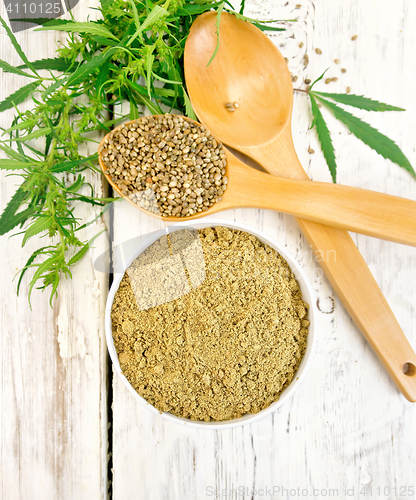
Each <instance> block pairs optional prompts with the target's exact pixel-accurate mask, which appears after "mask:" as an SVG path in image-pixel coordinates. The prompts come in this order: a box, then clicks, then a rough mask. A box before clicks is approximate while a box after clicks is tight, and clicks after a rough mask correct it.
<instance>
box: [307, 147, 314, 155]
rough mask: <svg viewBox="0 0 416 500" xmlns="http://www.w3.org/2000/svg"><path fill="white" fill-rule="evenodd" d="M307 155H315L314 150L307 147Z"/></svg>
mask: <svg viewBox="0 0 416 500" xmlns="http://www.w3.org/2000/svg"><path fill="white" fill-rule="evenodd" d="M308 153H310V154H311V155H313V154H314V153H315V150H314V149H312V148H311V147H309V149H308Z"/></svg>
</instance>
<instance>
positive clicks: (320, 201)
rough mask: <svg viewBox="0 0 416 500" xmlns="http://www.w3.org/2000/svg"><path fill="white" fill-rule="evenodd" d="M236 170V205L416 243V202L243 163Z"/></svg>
mask: <svg viewBox="0 0 416 500" xmlns="http://www.w3.org/2000/svg"><path fill="white" fill-rule="evenodd" d="M233 170H235V169H234V166H233ZM236 174H237V172H236V173H235V174H234V173H233V174H232V178H230V187H231V186H232V189H233V197H232V201H233V202H234V203H235V206H239V207H247V208H248V207H256V208H266V209H271V210H277V211H279V212H285V213H288V214H291V215H295V216H296V217H302V218H305V219H308V220H312V221H314V222H318V223H321V224H326V225H329V226H333V227H337V228H339V229H346V230H348V231H354V232H357V233H362V234H366V235H368V236H374V237H376V238H382V239H386V240H390V241H394V242H397V243H403V244H405V245H411V246H416V202H415V201H411V200H407V199H404V198H399V197H397V196H389V195H387V194H383V193H377V192H374V191H369V190H365V189H359V188H353V187H349V186H341V185H337V184H335V185H334V184H329V183H325V182H309V181H305V180H298V179H288V178H279V177H273V176H271V175H269V174H265V173H263V172H258V171H254V170H253V169H251V168H249V167H246V166H243V165H242V166H241V168H239V169H238V175H236Z"/></svg>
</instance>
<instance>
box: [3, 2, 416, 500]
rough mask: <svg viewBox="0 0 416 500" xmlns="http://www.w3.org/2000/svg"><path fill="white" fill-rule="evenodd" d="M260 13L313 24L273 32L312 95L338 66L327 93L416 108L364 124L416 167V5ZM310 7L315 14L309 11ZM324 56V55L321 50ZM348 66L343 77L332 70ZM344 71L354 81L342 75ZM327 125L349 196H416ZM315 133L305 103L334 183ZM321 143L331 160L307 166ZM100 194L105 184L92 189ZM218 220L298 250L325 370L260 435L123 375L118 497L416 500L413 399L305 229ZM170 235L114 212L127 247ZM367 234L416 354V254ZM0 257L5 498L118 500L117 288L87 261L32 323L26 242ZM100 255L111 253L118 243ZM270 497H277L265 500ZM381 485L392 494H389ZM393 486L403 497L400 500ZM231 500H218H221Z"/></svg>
mask: <svg viewBox="0 0 416 500" xmlns="http://www.w3.org/2000/svg"><path fill="white" fill-rule="evenodd" d="M246 4H247V10H246V12H247V15H252V16H253V17H260V18H263V19H270V18H280V19H284V18H293V17H299V21H298V22H297V23H294V24H293V25H291V27H290V28H289V29H288V31H286V32H283V33H273V34H271V35H270V37H271V39H272V40H273V42H274V43H276V44H277V46H278V47H279V49H280V50H281V51H282V53H283V55H284V56H285V57H288V59H289V69H290V71H291V72H292V73H293V75H294V76H297V77H298V82H297V84H299V85H300V83H301V82H302V81H303V79H304V78H311V79H313V78H315V77H317V76H319V74H320V73H321V72H322V71H323V70H325V69H326V68H327V67H328V66H331V69H330V75H329V76H337V77H338V78H339V80H338V82H333V83H331V84H330V85H325V84H322V85H321V87H320V88H321V89H322V90H325V91H326V90H327V91H334V92H337V91H339V92H343V91H345V88H346V87H347V86H351V87H352V91H353V92H356V93H357V94H365V95H367V96H371V97H373V98H377V99H379V100H383V101H385V102H388V103H391V104H395V105H398V106H402V107H405V108H406V109H407V110H408V111H407V112H406V113H390V114H375V113H374V114H368V113H365V112H360V111H357V114H358V115H360V116H363V117H364V116H365V118H366V119H367V121H369V122H370V123H371V124H372V125H374V126H376V127H377V128H380V129H381V131H382V132H384V133H386V134H387V135H389V136H391V137H392V138H395V139H396V140H397V142H398V144H399V145H400V146H401V147H402V148H403V150H404V152H405V154H406V155H407V156H408V157H409V159H410V161H411V163H412V164H413V165H416V151H415V147H414V138H415V132H414V131H415V130H416V95H415V94H414V93H413V92H412V91H410V90H409V89H411V88H412V85H413V82H414V80H415V77H416V71H415V63H414V47H415V46H416V4H415V3H414V2H413V0H398V1H397V2H395V3H394V5H393V4H392V3H391V2H388V0H378V1H376V0H368V1H367V2H358V1H357V0H355V1H354V2H345V1H342V0H332V1H331V0H321V1H320V2H313V1H312V0H294V1H293V0H290V1H289V2H288V3H287V4H286V5H284V4H285V2H281V3H280V2H279V4H277V2H275V1H273V0H247V2H246ZM297 4H300V5H301V7H300V8H296V5H297ZM88 5H92V2H90V1H86V0H85V1H84V0H83V2H80V4H79V5H78V7H77V9H76V11H75V15H76V17H77V19H83V18H85V17H86V12H87V8H88ZM0 13H1V14H2V15H3V11H1V12H0ZM89 13H90V14H91V15H93V14H94V12H93V11H89ZM354 34H358V38H357V40H356V41H355V42H353V41H351V36H352V35H354ZM34 36H35V34H34V33H32V32H24V33H21V34H18V39H19V40H20V41H21V42H22V45H23V46H24V48H25V49H26V50H27V52H28V53H29V55H30V56H31V58H33V59H34V58H39V57H47V56H48V55H52V53H53V40H54V38H55V39H56V37H57V35H56V34H55V33H53V32H50V33H42V35H41V37H39V38H36V42H37V43H34V42H33V40H34V39H33V38H32V37H34ZM300 42H303V44H304V45H303V47H299V43H300ZM317 47H319V48H321V49H322V55H317V54H316V53H315V52H314V51H315V48H317ZM0 52H1V54H0V58H3V59H6V60H8V61H10V62H12V63H15V62H17V59H16V56H15V55H14V53H13V52H12V50H11V49H10V46H9V45H8V43H7V42H6V40H5V37H4V33H3V32H2V33H1V38H0ZM305 54H307V55H308V56H309V64H308V66H307V67H305V59H304V56H305ZM335 58H339V59H340V60H341V64H340V65H335V64H334V62H333V61H334V59H335ZM341 67H345V68H346V69H347V72H346V73H345V74H341V72H340V68H341ZM1 78H2V84H3V85H2V86H1V88H0V96H1V98H4V97H5V96H6V95H8V94H9V93H10V92H12V91H13V90H14V89H15V88H17V87H18V85H19V84H20V80H19V82H18V81H17V79H15V78H14V77H12V76H10V75H8V76H7V78H5V77H4V75H1ZM16 78H17V77H16ZM3 116H4V115H3ZM325 116H326V117H328V121H329V123H330V130H331V131H332V133H333V140H334V145H335V148H336V152H337V158H338V164H339V171H338V179H339V182H340V183H341V184H345V185H351V186H359V187H363V188H366V189H373V190H376V191H379V192H383V193H388V194H392V195H397V196H404V197H407V198H409V199H413V200H416V183H415V181H414V180H412V179H411V178H410V177H409V175H408V174H407V173H406V172H404V171H402V170H401V169H400V168H399V167H398V166H396V165H393V164H391V163H389V162H388V161H385V160H383V159H382V158H381V157H380V156H378V155H377V154H376V153H374V152H373V151H371V150H369V149H368V148H367V147H366V146H364V145H362V144H361V143H359V142H358V141H357V140H356V139H354V138H353V137H351V136H350V135H349V134H348V132H347V131H346V130H345V129H344V128H343V126H342V125H340V124H339V123H338V122H336V121H335V120H333V119H332V118H331V117H330V116H329V115H328V114H326V115H325ZM2 119H4V118H2ZM310 120H311V117H310V111H309V107H308V103H307V99H306V97H305V96H304V95H303V94H295V99H294V114H293V127H292V132H293V137H294V142H295V147H296V151H297V153H298V155H299V157H300V161H301V163H302V165H303V166H305V168H306V170H307V173H308V175H309V176H310V177H311V178H312V179H314V180H321V181H330V175H329V172H328V169H327V167H326V165H325V162H324V159H323V157H322V155H321V153H319V145H318V139H317V137H316V134H315V132H314V131H309V130H308V127H309V125H310ZM2 124H3V123H2ZM309 147H311V148H312V149H314V150H315V152H316V153H315V154H309V153H308V148H309ZM2 181H3V182H2V188H1V192H0V193H1V201H0V207H3V206H4V204H5V202H6V201H7V200H8V199H9V197H10V193H11V189H12V188H13V185H14V181H13V178H7V179H6V178H5V177H4V176H3V177H2ZM94 182H99V181H97V179H96V178H94ZM96 187H97V188H99V185H98V184H96ZM89 215H90V214H87V213H86V214H85V217H88V216H89ZM219 217H221V218H225V219H229V220H238V221H242V222H245V223H247V224H250V225H252V226H253V227H256V228H259V229H262V230H263V231H265V232H266V233H267V234H268V235H270V236H271V237H274V238H276V239H277V240H278V241H279V242H280V243H283V244H285V245H286V246H287V248H288V250H289V251H291V253H292V254H293V255H294V256H295V257H296V259H297V260H298V262H299V263H300V264H301V265H302V266H303V268H304V269H305V271H306V273H307V274H308V276H309V278H310V280H311V282H312V285H313V287H314V290H315V292H316V297H317V300H318V307H319V309H320V311H321V313H320V318H319V323H320V324H319V343H318V349H317V352H316V357H315V360H314V362H313V364H312V366H311V370H310V372H309V374H308V377H307V379H306V380H305V381H304V383H303V385H302V386H301V387H300V388H299V391H298V392H297V393H296V394H295V396H294V397H293V398H292V399H291V400H290V401H289V402H287V403H286V404H285V405H284V406H283V407H282V408H281V409H280V410H279V411H277V412H275V413H274V414H272V415H270V416H269V417H265V418H263V419H261V420H260V421H258V422H255V423H254V424H252V425H249V426H244V427H241V428H237V429H231V430H224V431H205V432H202V431H199V430H195V429H187V428H185V427H181V426H179V425H176V424H172V423H168V422H165V421H164V420H163V418H162V417H159V416H157V415H156V416H154V415H153V414H152V413H151V412H149V411H147V409H146V408H142V407H141V406H139V404H138V403H137V402H136V401H135V400H134V398H133V397H132V395H131V394H130V393H128V391H127V390H126V389H125V387H124V386H123V384H122V383H121V380H119V378H118V377H117V376H116V375H114V378H113V384H112V390H113V406H112V408H113V422H112V432H113V434H112V452H113V464H112V467H113V477H112V479H113V483H112V493H113V498H115V499H116V500H130V499H134V500H142V499H143V500H144V499H146V500H147V499H148V498H152V499H155V500H164V499H169V500H194V499H198V500H200V499H204V498H233V499H240V498H243V499H255V500H258V499H261V498H276V499H280V498H284V499H286V498H302V497H305V498H312V497H313V490H312V488H315V489H317V490H319V492H320V493H322V491H323V490H327V493H328V489H329V488H332V489H334V490H336V493H337V494H336V495H335V494H333V495H332V497H335V498H342V499H344V498H347V496H346V494H345V491H344V488H349V489H350V491H351V489H352V488H354V492H353V494H352V495H350V497H352V498H360V495H359V491H366V492H367V497H366V498H371V496H369V493H370V491H371V488H373V490H372V493H373V495H372V498H389V499H398V500H399V499H404V498H409V497H410V498H411V496H410V495H409V494H407V495H406V496H405V495H404V494H403V493H402V494H401V493H400V491H401V490H400V488H401V487H407V486H416V484H415V482H416V481H415V477H416V450H415V446H414V444H415V442H416V429H415V425H414V422H415V417H416V413H415V412H416V408H415V406H414V405H412V404H411V403H409V402H407V401H406V400H405V399H404V398H403V397H402V396H401V395H400V394H399V393H398V391H397V389H396V387H395V386H394V384H393V383H392V382H391V381H390V379H389V378H388V376H387V375H386V373H385V372H384V369H383V368H382V366H381V365H380V364H379V361H378V360H377V358H376V356H375V355H374V354H373V352H372V350H371V349H370V348H369V346H368V344H367V343H366V342H365V340H364V339H363V337H362V335H361V334H360V332H359V331H358V329H357V328H356V327H355V326H354V323H353V322H352V320H351V318H350V317H349V316H348V314H347V313H346V311H345V310H344V309H343V307H342V306H341V304H340V302H339V300H338V298H337V297H336V295H335V294H334V291H333V290H332V288H331V287H330V285H329V283H328V282H327V280H326V279H325V278H324V276H323V273H322V270H321V269H320V268H319V263H317V262H316V260H315V259H314V257H313V254H312V252H311V250H310V248H309V246H308V244H307V243H306V241H305V239H304V238H303V236H302V235H301V233H300V231H299V228H298V226H297V224H296V223H295V221H294V219H293V218H292V217H290V216H284V215H281V214H278V213H275V212H271V211H261V210H247V209H245V210H235V211H228V212H223V213H221V214H220V216H219ZM161 227H163V224H162V222H161V221H157V220H155V219H152V218H150V217H148V216H146V215H144V214H142V213H140V212H139V211H137V210H135V209H134V208H133V207H131V206H128V205H127V203H123V204H120V205H119V204H116V206H115V211H114V244H118V243H120V242H122V241H124V240H127V239H130V238H132V237H133V236H136V235H139V234H146V233H148V232H151V231H154V230H157V229H160V228H161ZM353 238H354V240H355V241H356V243H357V245H358V248H359V249H360V251H361V252H362V254H363V256H364V257H365V259H366V261H367V263H368V265H369V266H370V269H371V271H372V272H373V274H374V276H375V278H376V280H377V282H378V284H379V286H380V287H381V289H382V291H383V293H384V295H385V296H386V298H387V300H388V302H389V304H390V306H391V308H392V309H393V312H394V313H395V315H396V317H397V318H398V320H399V322H400V324H401V325H402V327H403V330H404V331H405V333H406V335H407V337H408V339H409V342H410V343H411V345H412V346H413V348H415V347H416V330H415V324H416V310H415V303H416V286H415V284H414V281H415V280H414V277H415V276H416V251H415V249H414V248H409V247H404V246H401V245H397V244H394V243H389V242H385V241H379V240H375V239H373V238H367V237H364V236H357V235H353ZM0 245H1V247H0V248H1V255H2V263H3V265H2V273H1V278H0V279H1V292H0V293H1V300H2V314H1V320H0V321H1V337H0V343H1V345H0V349H1V353H2V355H1V383H2V386H1V392H0V405H1V406H0V407H1V410H2V418H1V419H0V439H1V452H0V473H1V489H0V492H1V498H2V499H5V500H6V499H7V500H9V499H11V500H15V499H25V500H26V499H32V498H33V499H38V498H42V499H46V500H49V499H52V500H55V499H56V498H59V499H62V500H66V499H71V500H72V499H75V498H81V499H83V498H86V499H87V498H88V499H90V498H91V499H96V498H104V497H105V492H106V481H107V474H106V462H107V445H106V436H107V434H106V430H107V420H106V385H105V380H106V368H105V366H106V352H105V345H104V341H103V326H102V319H103V304H104V301H105V297H106V293H107V289H106V284H107V276H106V275H104V274H101V273H98V272H97V271H94V269H93V267H92V265H91V262H90V260H88V259H86V260H85V261H84V262H83V263H82V265H81V266H80V267H79V268H78V270H77V271H76V275H75V276H74V280H73V282H68V283H65V284H64V285H63V286H62V287H61V289H60V293H61V296H60V297H61V298H60V300H59V302H58V304H57V306H56V307H55V310H54V311H53V312H52V311H50V310H49V306H48V305H47V297H46V296H41V295H36V296H34V312H33V313H29V311H28V308H27V302H26V297H24V296H23V295H22V297H20V298H19V299H16V298H15V288H14V285H13V284H12V283H11V279H12V277H13V275H14V273H15V270H16V269H17V268H19V267H21V266H22V265H23V264H24V262H25V261H26V253H24V252H22V250H21V249H20V243H19V241H18V239H11V240H7V238H5V237H3V238H2V239H1V240H0ZM32 245H34V243H32ZM97 246H99V248H97V251H100V250H102V249H104V248H105V243H104V242H102V243H101V244H100V245H98V244H97ZM28 250H30V248H29V249H28ZM87 299H88V300H87ZM273 486H275V487H279V488H280V491H276V490H275V492H274V494H273V490H272V494H271V495H270V494H268V495H266V493H267V491H270V488H273ZM378 487H380V488H381V489H382V490H381V491H382V494H381V495H378V496H377V488H378ZM384 487H387V488H390V491H388V490H386V492H387V494H383V493H384V491H383V488H384ZM394 487H396V488H397V489H396V490H393V488H394ZM216 488H217V489H218V490H219V494H218V495H214V490H215V489H216ZM238 488H248V490H246V489H244V491H243V490H237V489H238ZM265 488H269V490H266V491H264V489H265ZM282 488H285V489H286V490H290V489H291V488H292V489H295V488H300V489H301V490H302V489H307V490H308V492H307V493H308V494H307V496H304V495H303V493H302V495H299V496H293V495H292V494H290V493H289V492H288V491H286V492H284V491H282ZM233 489H234V490H237V491H235V492H234V493H232V492H231V494H229V495H228V497H226V496H225V494H224V493H225V491H224V490H227V491H228V492H229V490H233ZM253 489H256V490H257V491H256V492H252V490H253ZM260 489H263V491H262V493H263V494H261V493H260ZM327 496H329V495H327ZM315 497H317V498H319V497H323V494H321V495H320V496H318V495H315ZM361 497H362V498H364V496H362V495H361Z"/></svg>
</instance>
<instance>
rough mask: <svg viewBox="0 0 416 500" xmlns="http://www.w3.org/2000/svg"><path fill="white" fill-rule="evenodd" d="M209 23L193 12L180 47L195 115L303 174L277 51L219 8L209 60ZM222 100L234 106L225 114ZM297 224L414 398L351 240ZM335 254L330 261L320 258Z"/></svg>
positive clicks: (412, 381) (268, 164)
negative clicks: (236, 105) (194, 17)
mask: <svg viewBox="0 0 416 500" xmlns="http://www.w3.org/2000/svg"><path fill="white" fill-rule="evenodd" d="M215 23H216V14H215V13H213V12H210V13H206V14H203V15H201V16H199V17H198V18H197V19H196V20H195V21H194V23H193V25H192V28H191V32H190V34H189V36H188V39H187V42H186V46H185V78H186V84H187V89H188V93H189V95H190V98H191V101H192V104H193V107H194V109H195V111H196V113H197V115H198V117H199V119H200V120H201V122H202V123H203V124H204V125H205V126H206V127H208V128H209V129H210V130H211V132H212V133H213V134H214V135H215V136H216V137H218V139H219V140H220V141H222V142H223V143H225V144H227V145H229V146H231V147H233V148H235V149H237V150H239V151H241V152H243V153H245V154H246V155H248V156H250V157H251V158H253V159H254V160H256V161H257V162H258V163H260V164H261V165H262V166H263V167H264V168H265V169H266V170H267V171H269V172H270V173H272V174H274V175H278V176H281V177H293V178H298V179H308V176H307V175H306V173H305V171H304V170H303V168H302V165H301V164H300V162H299V160H298V158H297V155H296V152H295V149H294V147H293V141H292V136H291V122H290V119H291V111H292V100H293V98H292V96H293V88H292V82H291V78H290V74H289V71H288V69H287V64H286V62H285V60H284V59H283V56H282V55H281V54H280V52H279V50H278V49H277V48H276V46H275V45H274V44H273V43H272V41H271V40H270V39H269V38H268V37H267V36H265V34H264V33H262V32H261V31H260V30H259V29H257V28H255V27H254V26H253V25H252V24H250V23H247V22H244V21H241V20H238V19H236V18H235V16H232V15H229V14H226V13H224V14H223V15H222V17H221V24H220V47H219V51H218V53H217V55H216V56H215V58H214V60H213V62H212V63H211V64H210V65H209V66H207V65H208V61H209V60H210V58H211V56H212V54H213V52H214V50H215V47H216V43H217V35H216V26H215ZM228 102H231V103H234V102H236V103H237V104H238V105H239V107H238V108H237V109H235V111H234V112H230V111H228V110H227V108H226V107H225V105H226V104H227V103H228ZM310 185H311V187H312V185H313V183H312V182H310ZM363 201H364V199H363ZM297 222H298V224H299V226H300V228H301V230H302V232H303V233H304V235H305V236H306V238H307V240H308V242H309V243H310V245H311V246H312V248H313V250H314V251H315V253H316V255H317V258H319V262H320V265H321V266H322V268H323V270H324V272H325V274H326V276H327V278H328V279H329V281H330V282H331V284H332V286H333V288H334V290H335V292H336V293H337V294H338V296H339V297H340V299H341V301H342V303H343V304H344V306H345V307H346V309H347V311H348V312H349V314H350V315H351V317H352V319H353V320H354V321H355V323H356V325H357V326H358V328H359V329H360V330H361V332H362V333H363V335H364V336H365V338H366V339H367V341H368V342H369V344H370V345H371V347H372V348H373V350H374V351H375V353H376V354H377V356H378V357H379V359H380V361H381V362H382V364H383V366H384V367H385V369H386V371H387V372H388V374H389V375H390V377H391V378H392V380H393V381H394V383H395V384H396V386H397V387H398V388H399V389H400V391H401V392H402V393H403V395H404V396H405V397H406V398H407V399H408V400H409V401H413V402H415V401H416V355H415V353H414V351H413V349H412V347H411V345H410V344H409V342H408V340H407V339H406V337H405V335H404V333H403V331H402V330H401V328H400V325H399V324H398V322H397V320H396V318H395V316H394V314H393V312H392V310H391V309H390V307H389V305H388V303H387V301H386V299H385V297H384V296H383V294H382V292H381V290H380V288H379V286H378V285H377V283H376V281H375V279H374V277H373V275H372V274H371V271H370V270H369V268H368V266H367V264H366V263H365V260H364V259H363V257H362V255H361V253H360V252H359V250H358V249H357V246H356V245H355V243H354V241H353V240H352V238H351V237H350V235H349V234H348V233H347V232H346V231H343V230H339V229H334V228H331V227H328V226H323V225H321V224H316V223H314V222H311V221H308V220H304V219H297ZM334 252H335V255H336V259H327V258H325V259H322V256H323V255H325V256H326V255H329V254H331V253H332V254H333V253H334Z"/></svg>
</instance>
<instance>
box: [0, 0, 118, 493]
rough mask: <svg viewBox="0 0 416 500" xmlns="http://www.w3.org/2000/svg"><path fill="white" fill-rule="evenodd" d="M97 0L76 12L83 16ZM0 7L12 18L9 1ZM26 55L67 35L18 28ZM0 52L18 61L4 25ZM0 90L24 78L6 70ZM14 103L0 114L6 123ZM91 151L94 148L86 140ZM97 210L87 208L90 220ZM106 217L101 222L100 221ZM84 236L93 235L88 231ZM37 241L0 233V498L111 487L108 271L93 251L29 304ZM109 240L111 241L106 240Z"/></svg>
mask: <svg viewBox="0 0 416 500" xmlns="http://www.w3.org/2000/svg"><path fill="white" fill-rule="evenodd" d="M92 4H93V2H82V3H80V4H79V5H78V7H77V8H76V10H75V11H74V14H75V16H76V17H77V19H80V20H81V19H85V18H86V17H87V14H90V15H92V16H93V15H94V11H90V10H89V8H88V7H89V5H92ZM0 13H1V15H2V17H3V18H6V19H7V15H6V13H5V10H4V6H3V3H2V4H1V10H0ZM16 37H17V39H18V40H19V42H20V43H21V45H22V48H23V49H24V50H25V51H26V53H27V55H28V56H29V59H30V60H34V59H38V58H41V57H52V56H53V55H54V52H55V42H56V41H57V40H63V39H64V35H57V34H56V33H54V32H46V33H45V32H43V33H35V32H34V31H33V30H29V31H25V32H20V33H17V34H16ZM0 57H1V58H2V59H4V60H7V61H8V62H10V63H12V64H21V62H20V61H19V58H18V56H17V55H16V54H15V52H14V49H13V48H12V46H11V45H10V42H9V41H8V39H7V37H6V34H5V32H4V30H3V29H2V30H1V34H0ZM1 78H2V85H1V88H0V94H1V97H0V99H4V98H5V97H6V96H7V95H9V94H10V93H11V92H12V91H14V90H16V89H17V88H19V87H20V86H21V85H22V82H24V79H23V78H21V77H18V76H17V77H15V76H14V75H10V74H7V75H5V74H2V76H1ZM13 116H14V111H10V112H7V113H3V114H2V115H1V125H2V126H6V125H7V126H9V125H8V124H9V122H10V120H11V119H12V117H13ZM88 148H89V151H90V154H92V153H93V149H94V147H90V146H89V147H88ZM87 180H88V181H89V182H91V183H92V184H93V186H94V188H95V190H96V193H97V194H98V195H100V194H103V193H104V192H105V187H104V186H103V183H102V180H101V178H100V177H99V176H98V175H96V174H94V175H93V174H89V173H88V174H87ZM17 182H18V181H17V179H16V178H14V177H6V176H5V175H4V174H2V184H1V191H0V195H1V196H0V198H1V201H0V206H1V207H2V208H4V206H5V204H6V203H7V202H8V200H9V199H10V197H11V195H12V193H13V190H14V189H15V185H16V184H17ZM93 213H94V211H93V210H91V209H90V208H89V207H82V208H81V209H80V210H79V211H78V212H77V215H79V216H80V217H82V219H84V220H86V219H88V218H89V217H92V215H93ZM101 225H102V224H101ZM84 237H87V235H86V234H85V235H84ZM40 243H42V241H39V240H36V238H33V241H31V242H30V244H29V245H28V246H27V247H25V248H24V249H23V250H22V249H21V248H20V245H21V238H19V237H17V238H11V239H8V235H6V236H3V237H2V238H1V239H0V251H1V259H2V272H1V278H0V279H1V291H0V294H1V299H0V300H1V303H2V309H1V317H0V322H1V326H0V328H1V332H2V335H1V337H0V350H1V353H2V355H1V381H2V382H1V383H2V388H1V393H0V407H1V413H2V418H1V420H0V440H1V443H2V445H1V454H0V457H1V458H0V464H1V465H0V470H1V481H0V484H1V486H0V497H1V498H4V499H6V498H7V499H9V500H15V499H16V500H17V499H23V498H24V499H40V498H44V499H55V498H59V499H61V500H65V499H68V500H69V499H74V498H77V499H88V500H89V499H92V498H94V499H99V498H106V496H107V495H106V493H107V399H106V398H107V369H106V356H107V353H106V345H105V340H104V329H103V315H104V306H105V299H106V295H107V289H108V285H107V284H108V276H107V275H105V274H103V273H100V272H97V271H95V270H94V268H93V262H92V259H91V254H90V256H88V257H86V258H84V259H83V261H81V263H80V264H79V265H78V266H77V267H76V268H75V269H74V276H73V280H72V281H65V282H63V283H62V285H60V287H59V299H58V301H57V302H56V304H55V307H54V309H53V310H52V309H50V307H49V304H48V295H47V292H46V293H45V294H43V295H42V294H41V293H40V292H37V291H35V292H34V293H33V295H32V305H33V311H30V309H29V306H28V301H27V294H26V290H25V289H26V286H27V282H28V281H27V279H25V280H24V283H23V286H22V289H23V293H21V296H20V297H19V298H17V297H16V282H14V283H13V282H12V279H13V276H14V274H15V273H16V271H17V270H18V269H20V268H22V267H23V266H24V264H25V262H26V260H27V258H28V256H29V255H30V253H31V252H32V251H33V250H34V249H35V248H37V247H38V246H41V245H40ZM104 243H105V240H104V242H103V244H104Z"/></svg>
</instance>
